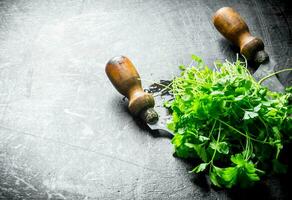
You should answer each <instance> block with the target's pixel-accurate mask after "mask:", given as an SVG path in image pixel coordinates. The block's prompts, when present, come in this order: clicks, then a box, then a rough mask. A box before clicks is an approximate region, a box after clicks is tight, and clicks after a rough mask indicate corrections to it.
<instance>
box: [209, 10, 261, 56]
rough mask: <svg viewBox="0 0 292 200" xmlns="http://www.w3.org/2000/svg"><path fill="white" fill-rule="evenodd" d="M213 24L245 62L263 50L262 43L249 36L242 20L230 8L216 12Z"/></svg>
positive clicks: (258, 39)
mask: <svg viewBox="0 0 292 200" xmlns="http://www.w3.org/2000/svg"><path fill="white" fill-rule="evenodd" d="M213 23H214V25H215V27H216V28H217V30H218V31H219V32H220V33H221V34H222V35H223V36H224V37H226V38H227V39H228V40H230V41H231V42H233V43H234V44H235V45H237V46H238V47H239V48H240V53H241V54H242V55H244V56H245V57H246V59H247V60H252V59H254V57H255V54H256V53H257V52H258V51H261V50H264V43H263V41H262V40H261V39H260V38H257V37H254V36H252V35H251V34H250V32H249V28H248V26H247V24H246V23H245V21H244V20H243V18H242V17H241V16H240V15H239V14H238V13H237V12H236V11H235V10H233V9H232V8H230V7H223V8H220V9H219V10H217V12H216V13H215V14H214V16H213Z"/></svg>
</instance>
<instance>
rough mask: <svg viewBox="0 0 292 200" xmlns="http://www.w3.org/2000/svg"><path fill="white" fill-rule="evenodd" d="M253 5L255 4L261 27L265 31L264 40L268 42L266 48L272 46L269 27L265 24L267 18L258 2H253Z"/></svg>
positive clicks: (255, 0) (254, 0)
mask: <svg viewBox="0 0 292 200" xmlns="http://www.w3.org/2000/svg"><path fill="white" fill-rule="evenodd" d="M253 3H254V4H255V9H256V13H257V16H258V20H259V22H260V23H259V25H260V27H261V30H262V31H263V40H264V41H266V46H271V45H272V42H271V38H270V34H269V31H268V30H267V25H266V23H265V16H264V15H263V12H262V10H261V7H260V6H259V4H258V2H257V0H253Z"/></svg>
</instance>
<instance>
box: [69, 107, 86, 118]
mask: <svg viewBox="0 0 292 200" xmlns="http://www.w3.org/2000/svg"><path fill="white" fill-rule="evenodd" d="M64 112H65V113H66V114H69V115H72V116H76V117H81V118H86V115H82V114H79V113H75V112H71V111H70V110H69V109H64Z"/></svg>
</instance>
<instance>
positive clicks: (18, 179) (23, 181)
mask: <svg viewBox="0 0 292 200" xmlns="http://www.w3.org/2000/svg"><path fill="white" fill-rule="evenodd" d="M13 177H14V178H16V179H17V181H20V182H22V183H24V184H25V185H26V186H27V187H29V188H30V189H32V190H34V191H36V192H37V191H38V190H37V189H36V188H35V187H34V186H33V185H31V184H29V183H28V182H26V181H25V180H24V179H22V178H19V177H18V176H15V175H13Z"/></svg>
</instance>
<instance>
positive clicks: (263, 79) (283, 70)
mask: <svg viewBox="0 0 292 200" xmlns="http://www.w3.org/2000/svg"><path fill="white" fill-rule="evenodd" d="M286 71H292V68H287V69H282V70H279V71H276V72H274V73H271V74H269V75H267V76H265V77H264V78H262V79H261V80H260V81H259V84H260V85H261V84H262V83H263V82H264V81H265V80H267V79H268V78H270V77H272V76H275V75H276V74H279V73H282V72H286Z"/></svg>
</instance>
